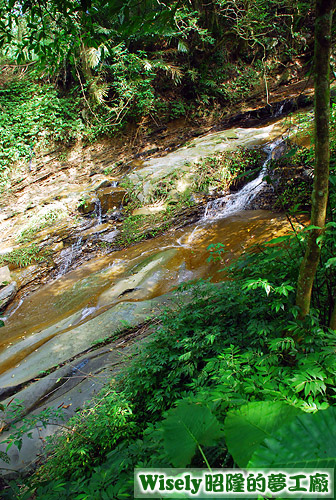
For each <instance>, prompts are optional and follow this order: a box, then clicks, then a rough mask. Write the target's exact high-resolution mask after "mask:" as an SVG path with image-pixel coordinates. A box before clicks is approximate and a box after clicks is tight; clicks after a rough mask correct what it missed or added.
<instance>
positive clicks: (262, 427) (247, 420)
mask: <svg viewBox="0 0 336 500" xmlns="http://www.w3.org/2000/svg"><path fill="white" fill-rule="evenodd" d="M299 413H301V410H298V409H297V408H294V407H293V406H289V405H287V404H285V403H282V402H280V401H276V402H273V401H256V402H253V403H248V404H247V405H244V406H242V407H241V408H239V410H232V411H230V412H228V414H227V416H226V419H225V423H224V435H225V439H226V445H227V447H228V450H229V452H230V453H231V455H232V456H233V458H234V461H235V462H236V463H237V464H238V465H239V467H246V465H247V464H248V461H249V460H250V458H251V456H252V455H253V453H254V451H255V450H256V449H257V448H258V447H259V446H260V444H261V443H262V442H263V441H264V439H265V438H266V437H270V436H272V434H273V433H274V432H275V430H277V429H278V428H279V426H281V425H283V424H284V423H286V422H289V421H290V420H292V419H293V418H294V417H295V416H296V415H297V414H299Z"/></svg>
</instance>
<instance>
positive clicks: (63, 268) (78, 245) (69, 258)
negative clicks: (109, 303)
mask: <svg viewBox="0 0 336 500" xmlns="http://www.w3.org/2000/svg"><path fill="white" fill-rule="evenodd" d="M81 253H82V237H81V236H79V238H77V240H76V241H75V243H73V244H72V245H71V247H69V248H66V249H65V250H62V252H61V259H62V260H61V265H60V268H59V271H58V274H57V276H56V279H57V278H60V277H61V276H63V275H64V274H65V273H66V272H67V271H68V269H69V267H70V266H71V264H72V263H73V262H74V260H75V259H77V257H79V255H80V254H81Z"/></svg>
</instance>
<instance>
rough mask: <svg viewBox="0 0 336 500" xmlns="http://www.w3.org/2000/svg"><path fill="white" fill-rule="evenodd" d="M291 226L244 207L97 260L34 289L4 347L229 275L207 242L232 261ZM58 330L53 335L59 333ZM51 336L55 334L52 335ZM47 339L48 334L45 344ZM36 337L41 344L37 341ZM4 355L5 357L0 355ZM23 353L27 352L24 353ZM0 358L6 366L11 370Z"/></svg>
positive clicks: (10, 324)
mask: <svg viewBox="0 0 336 500" xmlns="http://www.w3.org/2000/svg"><path fill="white" fill-rule="evenodd" d="M288 230H290V227H289V224H288V223H287V221H286V219H285V218H284V216H282V215H279V214H273V213H271V212H266V211H261V210H259V211H244V212H240V213H238V214H235V215H232V216H229V217H227V218H225V219H218V220H215V221H206V220H203V221H201V222H199V223H197V224H194V225H191V226H189V227H186V228H181V229H178V230H171V231H170V232H168V233H167V234H165V235H162V236H160V237H158V238H155V239H152V240H147V241H144V242H141V243H138V244H137V245H134V246H132V247H131V248H128V249H124V250H122V251H119V252H114V253H113V254H111V255H109V256H105V257H103V258H99V259H95V260H93V261H90V262H89V263H86V264H84V265H82V266H81V268H80V269H77V270H75V271H72V272H70V273H68V274H67V275H65V276H62V277H61V278H59V279H57V280H55V281H54V282H52V283H50V284H48V285H46V286H44V287H43V288H41V289H40V290H38V291H37V292H35V293H33V294H31V295H30V296H29V297H28V298H27V299H26V300H24V301H23V303H22V304H21V305H20V307H19V308H18V309H17V310H16V311H14V312H13V314H12V315H11V317H10V318H9V319H8V321H7V322H6V326H5V327H4V328H2V329H1V344H0V345H1V350H6V347H9V346H10V345H11V344H12V343H14V342H17V341H19V342H18V344H17V346H16V347H17V348H18V351H19V350H20V343H21V342H20V339H23V338H25V339H26V340H25V341H24V342H22V348H23V344H26V345H27V341H28V342H29V346H30V347H29V351H30V352H31V350H32V349H33V348H36V347H37V346H38V344H41V336H40V335H39V332H41V330H44V329H46V328H47V327H49V326H51V325H56V324H57V323H60V321H61V320H64V318H67V317H69V316H70V315H71V314H73V313H75V312H76V311H77V312H78V314H77V315H76V317H75V318H74V319H72V321H71V323H70V324H69V322H67V321H65V322H64V324H63V326H60V327H59V329H58V330H56V333H57V334H58V335H59V334H61V332H62V331H65V330H69V329H70V328H71V327H73V326H74V325H75V324H79V323H81V322H85V321H87V320H88V319H90V318H92V316H93V315H97V314H99V312H100V311H102V310H106V308H108V307H110V306H112V305H114V304H117V303H118V302H121V301H140V300H146V299H150V298H153V297H156V296H158V295H161V294H164V293H166V292H169V291H170V290H172V289H174V288H176V287H177V286H179V284H180V283H182V282H185V281H188V280H196V279H200V278H210V279H211V280H212V281H214V282H216V281H220V280H222V279H223V272H218V271H219V270H220V269H221V268H223V264H220V263H218V262H217V263H214V262H208V260H207V259H208V257H209V252H208V251H207V247H208V246H209V245H210V244H213V243H223V244H224V245H225V248H226V254H225V256H224V259H225V261H226V262H229V261H230V260H232V258H234V257H236V256H237V255H239V254H240V253H241V252H242V251H243V250H244V249H245V248H247V247H249V246H251V245H253V244H256V243H258V242H261V241H265V240H266V239H270V238H272V237H274V236H275V235H279V234H282V233H283V232H284V231H288ZM56 333H55V329H53V331H52V333H51V335H50V336H54V335H55V334H56ZM48 338H50V337H48ZM45 341H46V339H44V341H43V343H44V342H45ZM35 342H36V344H35ZM0 357H2V358H3V356H0ZM20 357H21V356H20ZM8 361H9V360H7V362H6V363H4V366H3V368H2V370H1V366H2V364H1V363H0V371H3V369H4V368H5V365H6V368H5V369H8V368H9V366H8Z"/></svg>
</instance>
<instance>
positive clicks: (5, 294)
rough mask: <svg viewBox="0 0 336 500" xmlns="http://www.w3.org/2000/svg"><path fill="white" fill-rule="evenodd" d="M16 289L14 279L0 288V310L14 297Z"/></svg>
mask: <svg viewBox="0 0 336 500" xmlns="http://www.w3.org/2000/svg"><path fill="white" fill-rule="evenodd" d="M17 291H18V287H17V283H16V281H12V283H10V284H9V285H7V286H5V287H4V288H2V289H1V290H0V311H2V310H3V309H5V307H6V306H7V305H8V304H9V303H10V302H11V301H12V300H13V299H14V297H15V295H16V293H17Z"/></svg>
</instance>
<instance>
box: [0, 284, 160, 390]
mask: <svg viewBox="0 0 336 500" xmlns="http://www.w3.org/2000/svg"><path fill="white" fill-rule="evenodd" d="M169 297H170V294H167V295H163V296H161V297H156V298H155V299H152V300H145V301H141V302H120V303H119V304H117V305H116V306H114V307H111V309H108V310H107V311H105V312H103V313H102V314H100V315H99V316H96V317H95V318H93V319H91V320H89V321H87V322H86V323H84V324H81V325H79V326H75V327H74V328H71V329H69V330H68V331H65V332H64V331H63V332H61V333H60V334H59V335H56V336H55V337H53V338H51V339H50V340H49V341H47V342H45V343H44V344H43V345H41V346H40V347H39V348H37V349H36V350H35V351H34V352H32V353H31V354H29V355H28V356H27V357H26V358H25V359H24V360H23V361H22V362H21V363H20V364H19V365H17V366H16V367H15V368H14V369H12V370H10V371H7V372H5V373H3V374H2V375H1V376H0V386H1V387H2V388H6V387H12V386H15V385H18V384H21V383H23V382H25V381H28V380H31V379H33V378H36V377H38V376H39V375H40V374H41V372H43V371H47V370H49V369H50V368H53V367H55V366H57V365H59V364H60V363H64V362H65V361H67V360H69V359H70V358H72V357H74V356H76V355H78V354H80V353H82V352H83V351H85V350H87V349H88V348H89V347H91V346H92V345H93V344H94V343H96V342H99V341H102V340H104V339H106V338H109V337H111V336H112V335H113V334H118V333H119V332H121V331H122V330H124V329H125V327H126V326H129V327H134V326H137V325H140V324H141V323H143V322H144V321H146V320H147V319H149V318H150V317H153V316H155V315H157V314H159V313H160V307H161V306H162V305H165V304H166V303H168V302H169V300H167V299H169ZM69 320H70V318H68V319H67V321H69ZM62 326H65V325H62ZM43 332H44V331H42V332H40V333H39V335H41V337H42V338H43V336H44V333H43ZM48 333H49V332H48ZM26 341H27V340H26ZM18 344H19V343H18ZM18 344H17V345H18ZM14 348H15V345H14V346H11V350H13V349H14ZM7 353H8V350H7Z"/></svg>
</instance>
